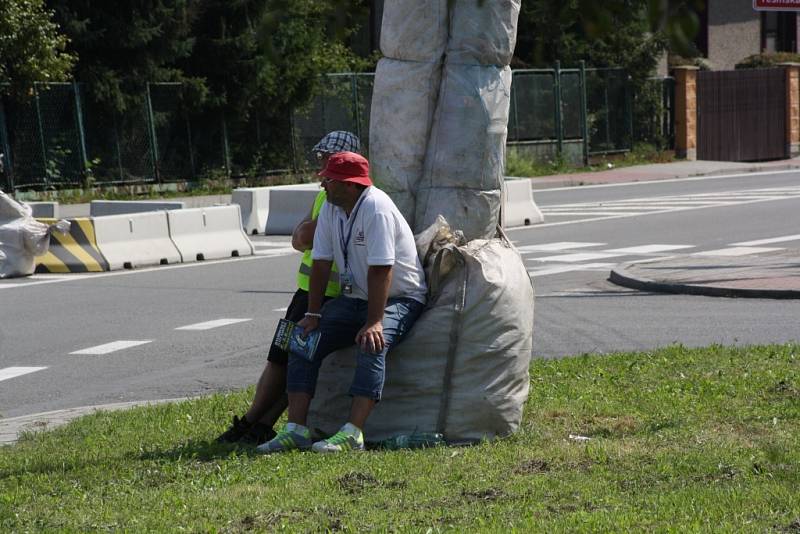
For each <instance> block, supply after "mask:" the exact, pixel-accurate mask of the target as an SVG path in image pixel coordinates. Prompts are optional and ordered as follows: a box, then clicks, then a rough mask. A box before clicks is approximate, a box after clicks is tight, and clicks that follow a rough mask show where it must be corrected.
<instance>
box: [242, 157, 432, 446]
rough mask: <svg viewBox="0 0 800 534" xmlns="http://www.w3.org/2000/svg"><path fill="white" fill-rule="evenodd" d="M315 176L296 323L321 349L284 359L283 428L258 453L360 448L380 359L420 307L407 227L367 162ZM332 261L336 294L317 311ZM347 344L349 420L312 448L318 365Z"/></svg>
mask: <svg viewBox="0 0 800 534" xmlns="http://www.w3.org/2000/svg"><path fill="white" fill-rule="evenodd" d="M320 176H323V177H324V179H323V181H322V186H323V187H324V188H325V191H326V192H327V195H328V197H327V198H328V201H327V203H326V204H325V205H324V206H323V208H322V211H321V212H320V215H319V218H318V219H317V229H316V233H315V234H314V249H313V254H312V256H313V259H314V263H313V266H312V269H311V284H310V291H309V296H308V312H307V313H306V314H305V315H306V316H305V318H304V319H303V320H302V321H301V322H300V325H301V326H303V327H305V331H306V333H309V332H311V331H313V330H317V329H318V330H319V331H320V333H321V337H320V342H319V346H318V347H317V351H316V353H315V355H314V357H313V360H312V361H309V360H306V359H305V358H303V357H301V356H297V355H295V354H291V355H290V357H289V368H288V376H287V391H288V396H289V422H288V423H287V425H286V426H285V427H284V429H283V430H282V431H281V432H279V433H278V435H277V436H276V437H275V438H274V439H272V440H271V441H268V442H267V443H265V444H263V445H261V446H259V447H258V449H257V450H258V451H259V452H264V453H271V452H282V451H287V450H293V449H301V450H302V449H313V450H314V451H317V452H341V451H346V450H353V449H363V448H364V435H363V432H362V428H363V427H364V423H365V422H366V420H367V417H369V414H370V412H371V411H372V409H373V408H374V407H375V404H376V403H377V402H378V401H379V400H380V398H381V392H382V390H383V382H384V376H385V365H386V353H387V352H388V350H389V349H390V348H391V347H392V346H394V345H396V344H397V343H398V342H399V341H400V340H401V339H402V337H403V336H404V335H405V334H406V333H407V332H408V331H409V330H410V329H411V326H412V325H413V324H414V321H416V319H417V317H419V314H420V313H421V312H422V309H423V307H424V305H425V295H426V294H427V290H428V289H427V285H426V283H425V274H424V271H423V270H422V265H421V263H420V261H419V257H418V256H417V249H416V245H415V243H414V236H413V234H412V232H411V228H410V227H409V226H408V223H407V222H406V220H405V219H404V218H403V215H402V214H401V213H400V211H399V210H398V209H397V207H396V206H395V205H394V203H393V202H392V200H391V199H390V198H389V197H388V195H386V193H384V192H383V191H381V190H380V189H378V188H376V187H374V186H373V185H372V181H371V180H370V178H369V163H368V162H367V160H366V159H364V158H363V157H362V156H360V155H358V154H355V153H353V152H341V153H339V154H334V155H333V156H331V157H330V159H329V160H328V163H327V165H326V166H325V169H324V170H323V171H322V172H320ZM334 261H335V262H336V265H337V266H338V268H339V284H340V286H341V290H342V295H341V296H339V297H337V298H335V299H333V300H330V301H329V302H327V303H326V304H325V306H322V297H323V293H324V289H325V283H326V282H327V280H328V275H329V273H330V270H331V266H332V263H333V262H334ZM353 343H355V344H356V345H357V346H358V355H357V360H356V371H355V376H354V378H353V382H352V385H351V387H350V394H351V395H352V397H353V403H352V407H351V410H350V417H349V420H348V422H347V423H346V424H345V425H344V426H343V427H342V428H341V429H340V430H339V432H338V433H336V434H335V435H334V436H332V437H330V438H328V439H327V440H323V441H318V442H316V443H314V444H313V445H312V443H311V436H310V433H309V431H308V428H306V426H305V425H306V416H307V415H308V408H309V405H310V403H311V398H312V397H313V395H314V391H315V389H316V382H317V376H318V374H319V368H320V365H321V363H322V360H323V358H325V357H326V356H327V355H328V354H330V353H332V352H334V351H336V350H339V349H342V348H344V347H347V346H350V345H352V344H353Z"/></svg>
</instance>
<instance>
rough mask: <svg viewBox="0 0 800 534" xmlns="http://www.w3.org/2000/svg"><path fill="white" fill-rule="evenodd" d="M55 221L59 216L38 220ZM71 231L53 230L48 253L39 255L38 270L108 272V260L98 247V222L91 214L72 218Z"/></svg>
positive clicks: (50, 271) (47, 271)
mask: <svg viewBox="0 0 800 534" xmlns="http://www.w3.org/2000/svg"><path fill="white" fill-rule="evenodd" d="M37 220H39V221H41V222H43V223H45V224H53V223H55V222H56V219H37ZM69 222H70V223H72V224H71V225H70V229H69V233H67V234H61V233H59V232H53V233H52V234H51V235H50V249H49V250H48V252H47V254H45V255H43V256H37V257H36V272H37V273H98V272H103V271H108V270H109V267H108V262H107V261H106V259H105V257H103V254H102V253H101V252H100V249H99V248H98V247H97V238H96V237H95V233H94V221H93V220H92V218H91V217H82V218H76V219H69Z"/></svg>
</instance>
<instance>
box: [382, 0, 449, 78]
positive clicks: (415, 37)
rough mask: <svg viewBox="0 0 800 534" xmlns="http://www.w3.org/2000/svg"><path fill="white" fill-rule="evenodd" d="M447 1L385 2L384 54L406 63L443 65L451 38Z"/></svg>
mask: <svg viewBox="0 0 800 534" xmlns="http://www.w3.org/2000/svg"><path fill="white" fill-rule="evenodd" d="M447 1H448V0H386V2H384V4H383V23H382V25H381V52H382V53H383V55H384V56H385V57H388V58H392V59H401V60H405V61H422V62H426V63H441V61H442V56H443V55H444V51H445V48H446V47H447V36H448V10H447Z"/></svg>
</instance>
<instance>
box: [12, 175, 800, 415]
mask: <svg viewBox="0 0 800 534" xmlns="http://www.w3.org/2000/svg"><path fill="white" fill-rule="evenodd" d="M798 178H800V174H798V173H774V174H759V175H751V176H744V177H735V178H707V179H685V180H678V181H673V182H656V183H647V184H645V183H638V184H626V185H618V186H608V187H582V188H572V189H569V190H565V189H559V190H544V191H537V192H536V194H535V195H536V202H537V204H538V205H539V206H540V208H542V209H543V211H544V212H545V217H546V224H543V225H537V226H535V227H528V228H521V229H512V230H511V231H510V232H509V236H510V237H511V238H512V240H514V241H515V243H516V244H517V246H518V247H519V248H520V250H521V252H522V254H523V258H524V261H525V264H526V266H527V267H528V270H529V272H530V273H531V275H532V277H533V280H534V285H535V288H536V293H537V300H536V312H535V320H534V327H535V341H534V344H535V347H534V353H535V356H537V357H543V358H556V357H563V356H568V355H572V354H581V353H608V352H615V351H633V350H649V349H652V348H656V347H660V346H664V345H668V344H672V343H681V344H684V345H687V346H702V345H708V344H712V343H720V344H753V343H771V342H786V341H793V340H800V321H797V320H796V318H797V317H800V302H798V301H781V300H761V299H741V300H738V299H723V298H713V297H697V296H681V295H665V294H648V293H641V292H637V291H632V290H628V289H625V288H621V287H617V286H614V285H612V284H610V283H609V282H607V281H606V278H607V277H608V273H609V271H610V268H611V266H613V265H614V264H616V263H618V262H623V261H632V260H636V259H647V258H652V257H657V256H664V255H670V254H676V253H693V252H701V251H708V250H719V249H726V248H734V247H735V246H736V244H737V243H743V242H744V243H746V242H752V241H756V242H757V241H759V240H764V239H772V238H778V237H784V238H786V239H785V240H782V241H780V242H779V243H777V244H772V245H768V246H770V247H773V248H787V249H788V248H798V247H800V235H798V234H800V230H798V228H800V225H799V224H798V223H799V222H800V210H799V209H798V207H799V206H800V187H798V186H797V185H795V184H796V183H798ZM254 243H255V244H256V246H257V248H258V250H259V253H260V254H261V255H260V256H257V257H254V258H240V259H232V260H226V261H224V262H207V263H203V264H198V265H188V266H186V265H178V266H169V267H159V268H154V269H150V270H141V271H134V272H121V273H104V274H101V275H71V276H51V275H47V276H44V275H37V276H34V277H32V278H26V279H17V280H7V281H0V317H2V321H0V417H14V416H19V415H27V414H32V413H38V412H44V411H49V410H56V409H61V408H71V407H77V406H85V405H94V404H105V403H112V402H122V401H134V400H152V399H163V398H175V397H183V396H194V395H201V394H207V393H211V392H214V391H226V390H231V389H236V388H240V387H243V386H246V385H249V384H251V383H252V382H254V381H255V380H256V379H257V377H258V375H259V373H260V371H261V369H262V366H263V363H264V358H265V353H266V346H267V344H268V343H269V340H270V338H271V335H272V332H273V331H274V328H275V324H276V322H277V319H278V318H279V317H281V316H282V314H283V308H284V307H285V306H286V305H287V303H288V300H289V298H290V296H291V293H292V292H293V288H294V273H295V272H296V268H297V264H298V261H299V254H297V253H293V252H290V251H289V250H288V248H287V245H288V238H286V237H266V238H265V237H258V238H255V239H254ZM738 248H741V247H738ZM211 321H216V322H215V323H209V322H211ZM187 326H188V327H190V328H189V329H185V328H184V327H187ZM182 328H183V329H182ZM109 344H110V345H109ZM23 368H24V370H23Z"/></svg>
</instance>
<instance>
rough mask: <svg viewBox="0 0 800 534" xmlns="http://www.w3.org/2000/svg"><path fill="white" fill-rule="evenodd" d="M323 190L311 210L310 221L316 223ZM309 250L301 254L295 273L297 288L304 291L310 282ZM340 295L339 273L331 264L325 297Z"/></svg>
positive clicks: (310, 262)
mask: <svg viewBox="0 0 800 534" xmlns="http://www.w3.org/2000/svg"><path fill="white" fill-rule="evenodd" d="M326 198H327V197H326V195H325V190H324V189H323V190H322V191H320V192H319V194H318V195H317V198H315V199H314V207H313V208H312V209H311V220H312V221H316V220H317V217H319V212H320V210H321V209H322V205H323V204H324V203H325V199H326ZM312 263H313V260H312V259H311V249H309V250H306V251H305V252H303V260H302V261H301V262H300V270H299V271H298V272H297V287H299V288H300V289H303V290H305V291H308V290H309V282H310V281H311V264H312ZM339 293H341V288H340V287H339V271H338V270H337V269H336V264H335V263H334V264H333V269H331V275H330V278H328V287H326V288H325V296H326V297H338V296H339Z"/></svg>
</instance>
